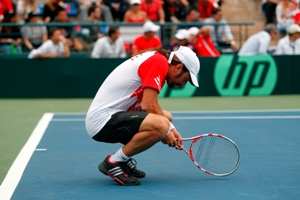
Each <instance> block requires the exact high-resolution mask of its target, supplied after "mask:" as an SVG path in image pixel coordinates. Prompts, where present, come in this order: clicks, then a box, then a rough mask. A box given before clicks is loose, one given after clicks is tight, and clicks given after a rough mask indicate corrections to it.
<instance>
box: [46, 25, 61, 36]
mask: <svg viewBox="0 0 300 200" xmlns="http://www.w3.org/2000/svg"><path fill="white" fill-rule="evenodd" d="M59 30H60V29H59V28H56V27H53V28H50V30H49V32H48V37H49V38H50V37H52V36H53V34H54V33H55V31H59Z"/></svg>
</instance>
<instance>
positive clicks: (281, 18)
mask: <svg viewBox="0 0 300 200" xmlns="http://www.w3.org/2000/svg"><path fill="white" fill-rule="evenodd" d="M298 11H299V9H298V8H297V6H296V5H295V4H294V3H293V2H291V1H290V0H281V2H280V3H279V4H278V5H277V6H276V19H277V27H278V29H279V30H280V31H282V32H283V33H285V30H287V28H288V27H289V26H290V25H292V24H293V23H294V15H295V14H296V13H297V12H298Z"/></svg>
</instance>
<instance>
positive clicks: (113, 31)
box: [108, 26, 119, 36]
mask: <svg viewBox="0 0 300 200" xmlns="http://www.w3.org/2000/svg"><path fill="white" fill-rule="evenodd" d="M118 29H119V27H118V26H110V27H109V29H108V36H111V35H112V34H114V33H116V32H117V30H118Z"/></svg>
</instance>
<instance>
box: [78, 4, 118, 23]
mask: <svg viewBox="0 0 300 200" xmlns="http://www.w3.org/2000/svg"><path fill="white" fill-rule="evenodd" d="M78 3H79V9H80V12H79V19H80V21H82V22H85V21H87V18H88V9H89V8H90V7H95V6H96V7H100V9H101V19H102V21H105V22H113V21H114V20H113V17H112V14H111V12H110V8H109V7H108V6H107V5H105V4H104V3H103V1H102V0H96V1H93V0H78Z"/></svg>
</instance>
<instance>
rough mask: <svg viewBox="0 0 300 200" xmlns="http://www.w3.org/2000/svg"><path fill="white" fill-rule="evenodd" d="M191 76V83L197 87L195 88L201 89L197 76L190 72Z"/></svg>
mask: <svg viewBox="0 0 300 200" xmlns="http://www.w3.org/2000/svg"><path fill="white" fill-rule="evenodd" d="M190 75H191V81H190V83H191V84H192V85H193V86H195V87H199V84H198V80H197V76H196V75H194V74H193V73H192V72H190Z"/></svg>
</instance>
